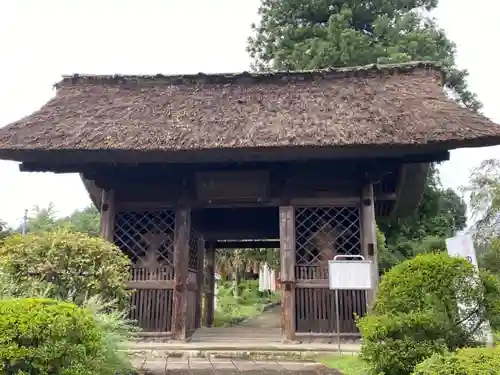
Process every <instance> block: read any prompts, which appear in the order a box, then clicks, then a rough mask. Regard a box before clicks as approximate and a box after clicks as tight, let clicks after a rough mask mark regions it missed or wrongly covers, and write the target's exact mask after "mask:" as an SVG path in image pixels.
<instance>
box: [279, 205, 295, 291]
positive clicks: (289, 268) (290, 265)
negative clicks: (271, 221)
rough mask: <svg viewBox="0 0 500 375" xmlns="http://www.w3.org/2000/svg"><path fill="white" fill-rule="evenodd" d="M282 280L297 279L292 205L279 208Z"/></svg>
mask: <svg viewBox="0 0 500 375" xmlns="http://www.w3.org/2000/svg"><path fill="white" fill-rule="evenodd" d="M279 220H280V258H281V273H280V278H281V281H294V280H295V210H294V208H293V207H292V206H282V207H280V209H279Z"/></svg>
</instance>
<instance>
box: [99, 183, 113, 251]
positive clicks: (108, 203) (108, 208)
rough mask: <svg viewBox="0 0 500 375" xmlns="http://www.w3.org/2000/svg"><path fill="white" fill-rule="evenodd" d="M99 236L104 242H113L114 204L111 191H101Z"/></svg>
mask: <svg viewBox="0 0 500 375" xmlns="http://www.w3.org/2000/svg"><path fill="white" fill-rule="evenodd" d="M100 208H101V209H100V211H101V220H100V234H101V237H103V238H104V239H105V240H107V241H109V242H113V240H114V235H115V217H116V202H115V194H114V191H113V190H105V189H102V195H101V207H100Z"/></svg>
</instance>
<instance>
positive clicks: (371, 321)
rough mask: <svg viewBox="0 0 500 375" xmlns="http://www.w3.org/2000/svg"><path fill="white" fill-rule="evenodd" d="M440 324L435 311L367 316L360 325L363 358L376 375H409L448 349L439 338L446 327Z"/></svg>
mask: <svg viewBox="0 0 500 375" xmlns="http://www.w3.org/2000/svg"><path fill="white" fill-rule="evenodd" d="M440 323H441V322H440V321H439V320H437V319H435V316H434V314H433V313H432V312H428V313H425V312H413V313H410V314H405V315H397V316H390V315H370V316H367V317H365V318H363V319H361V320H360V321H359V323H358V327H359V329H360V331H361V335H362V337H363V345H362V347H361V357H362V359H363V360H365V361H366V362H368V363H369V364H370V365H371V367H372V368H373V369H374V370H375V373H384V374H386V375H407V374H410V373H411V371H412V370H413V367H414V366H415V365H416V364H417V363H419V362H421V361H422V360H424V359H425V358H428V357H429V356H431V355H432V354H434V353H443V352H445V351H446V350H447V349H448V348H447V345H446V342H445V340H444V339H442V338H441V337H440V335H441V334H442V333H443V332H445V331H446V328H445V327H443V326H441V324H440Z"/></svg>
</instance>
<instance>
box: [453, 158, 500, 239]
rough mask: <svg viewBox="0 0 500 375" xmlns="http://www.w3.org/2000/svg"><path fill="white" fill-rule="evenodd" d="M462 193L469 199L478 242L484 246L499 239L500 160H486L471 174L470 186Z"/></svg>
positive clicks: (463, 188) (463, 189)
mask: <svg viewBox="0 0 500 375" xmlns="http://www.w3.org/2000/svg"><path fill="white" fill-rule="evenodd" d="M461 191H462V192H463V193H464V194H466V195H467V196H468V198H469V201H468V203H469V208H470V210H471V212H472V218H473V219H474V222H475V224H474V229H475V230H474V234H475V237H476V240H477V241H478V242H479V243H480V244H484V243H489V242H490V241H491V240H492V239H494V238H497V237H499V235H500V232H499V230H498V228H500V225H499V224H500V215H499V214H500V160H497V159H489V160H484V161H483V162H482V163H481V164H480V165H479V166H478V167H477V168H474V170H473V171H472V172H471V175H470V177H469V183H468V185H466V186H462V187H461Z"/></svg>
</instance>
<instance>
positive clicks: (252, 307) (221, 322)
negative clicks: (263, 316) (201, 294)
mask: <svg viewBox="0 0 500 375" xmlns="http://www.w3.org/2000/svg"><path fill="white" fill-rule="evenodd" d="M218 290H219V291H218V300H217V309H216V310H215V316H214V326H215V327H228V326H230V325H232V324H235V323H238V322H240V321H242V320H245V319H247V318H250V317H252V316H257V315H259V314H260V313H262V310H263V309H264V307H265V306H266V305H267V304H269V303H271V302H274V301H278V299H279V294H277V293H274V294H271V295H265V294H264V293H261V292H259V282H258V280H246V281H242V282H241V284H240V288H239V292H240V293H239V298H236V297H235V296H234V290H233V284H232V282H220V283H219V286H218Z"/></svg>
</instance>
